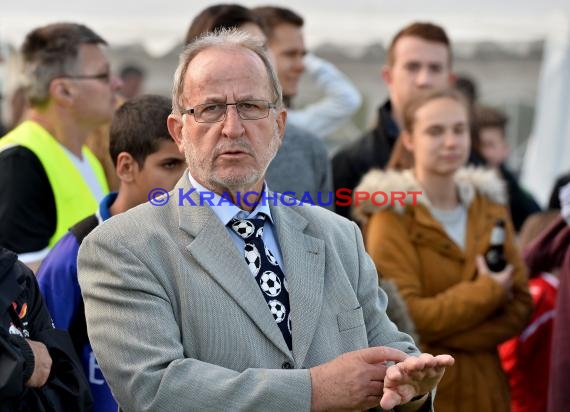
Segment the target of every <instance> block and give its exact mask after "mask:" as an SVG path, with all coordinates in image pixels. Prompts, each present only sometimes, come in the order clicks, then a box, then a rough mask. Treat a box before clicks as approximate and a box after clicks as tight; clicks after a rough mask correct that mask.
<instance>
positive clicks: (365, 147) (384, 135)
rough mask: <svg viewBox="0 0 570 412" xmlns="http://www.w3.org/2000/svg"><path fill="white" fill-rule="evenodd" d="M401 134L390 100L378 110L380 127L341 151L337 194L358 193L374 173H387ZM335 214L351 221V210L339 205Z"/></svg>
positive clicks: (337, 161) (335, 170) (336, 162)
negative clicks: (357, 189)
mask: <svg viewBox="0 0 570 412" xmlns="http://www.w3.org/2000/svg"><path fill="white" fill-rule="evenodd" d="M399 133H400V132H399V130H398V126H397V125H396V122H395V121H394V119H393V118H392V104H391V103H390V100H386V102H384V104H383V105H382V106H380V108H379V109H378V123H377V125H376V127H375V128H374V129H372V130H369V131H368V132H366V133H365V134H364V135H363V136H362V137H361V138H360V139H358V140H356V141H355V142H353V143H351V144H350V145H348V146H346V147H345V148H343V149H341V150H340V151H339V152H338V153H337V154H336V155H335V156H334V157H333V159H332V167H333V185H334V190H335V193H336V191H337V190H338V189H341V188H342V189H344V188H346V189H350V190H354V188H355V187H356V186H357V185H358V183H360V180H361V179H362V177H363V176H364V175H365V174H366V173H367V172H368V171H369V170H370V169H373V168H378V169H383V168H384V167H385V166H386V165H387V164H388V160H390V155H391V154H392V149H393V148H394V144H395V143H396V140H397V139H398V135H399ZM347 194H348V193H347ZM335 211H336V212H337V213H338V214H339V215H341V216H344V217H347V218H350V206H338V205H337V206H336V208H335Z"/></svg>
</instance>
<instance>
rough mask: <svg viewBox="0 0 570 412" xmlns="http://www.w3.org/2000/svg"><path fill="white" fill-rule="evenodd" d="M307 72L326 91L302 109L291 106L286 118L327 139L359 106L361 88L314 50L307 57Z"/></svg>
mask: <svg viewBox="0 0 570 412" xmlns="http://www.w3.org/2000/svg"><path fill="white" fill-rule="evenodd" d="M305 68H306V73H307V74H308V75H309V76H310V78H311V81H312V82H314V83H315V84H316V85H317V87H319V88H320V89H321V90H322V91H323V92H324V95H325V96H324V97H323V98H322V99H321V100H319V101H317V102H315V103H312V104H309V105H308V106H306V107H304V108H303V109H300V110H288V118H287V120H288V121H290V122H291V123H293V124H295V125H296V126H299V127H301V128H303V129H305V130H308V131H310V132H312V133H313V134H314V135H316V136H317V137H319V138H321V139H324V138H325V137H326V136H327V135H329V134H330V133H332V132H334V131H335V130H337V129H338V128H339V127H341V126H342V125H343V124H344V123H346V122H347V121H348V120H349V119H350V118H351V116H352V115H353V114H354V112H356V110H358V108H359V107H360V104H361V103H362V97H361V96H360V92H359V91H358V89H357V88H356V87H355V86H354V85H353V84H352V83H351V82H350V80H349V79H348V77H346V76H345V75H344V74H343V73H342V72H341V71H340V70H339V69H337V68H336V67H335V66H334V65H333V64H331V63H329V62H327V61H326V60H323V59H321V58H319V57H317V56H315V55H313V54H308V55H307V56H306V57H305Z"/></svg>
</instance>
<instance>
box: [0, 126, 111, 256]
mask: <svg viewBox="0 0 570 412" xmlns="http://www.w3.org/2000/svg"><path fill="white" fill-rule="evenodd" d="M12 146H24V147H26V148H28V149H29V150H31V151H32V152H33V153H34V154H35V155H36V156H37V157H38V159H40V162H41V163H42V166H43V167H44V170H45V171H46V174H47V177H48V180H49V182H50V185H51V190H52V191H53V196H54V198H55V210H56V216H57V222H56V228H55V233H54V234H53V236H52V237H51V238H50V241H49V247H50V248H51V247H53V245H54V244H55V243H56V242H57V241H58V240H59V239H60V238H61V237H62V236H63V235H65V234H66V233H67V231H68V229H69V228H70V227H71V226H73V225H74V224H75V223H77V222H79V221H80V220H82V219H84V218H86V217H87V216H89V215H92V214H93V213H95V212H96V211H97V208H98V206H99V205H98V203H97V200H96V199H95V196H94V195H93V193H92V192H91V189H89V186H88V185H87V183H86V182H85V180H84V179H83V176H82V175H81V173H80V172H79V170H77V168H76V167H75V165H74V164H73V162H72V160H71V159H70V158H69V157H68V155H67V154H66V152H65V149H64V148H63V146H62V145H61V144H60V143H59V142H58V141H57V140H55V138H54V137H53V136H52V135H51V134H50V133H49V132H48V131H47V130H46V129H44V128H43V127H41V126H40V125H39V124H37V123H35V122H33V121H26V122H23V123H22V124H20V125H19V126H18V127H16V128H15V129H14V130H12V131H11V132H10V133H8V134H7V135H6V136H4V137H3V138H2V139H0V151H2V150H5V149H7V148H9V147H12ZM82 154H83V156H85V158H86V159H87V161H88V162H89V165H90V166H91V169H92V170H93V171H94V172H95V176H96V177H97V180H98V182H99V184H100V185H101V187H102V189H103V193H104V194H107V193H109V186H108V185H107V179H106V178H105V173H104V171H103V167H102V166H101V163H99V160H97V158H96V157H95V155H94V154H93V153H92V152H91V151H90V150H89V149H88V148H87V147H86V146H83V148H82Z"/></svg>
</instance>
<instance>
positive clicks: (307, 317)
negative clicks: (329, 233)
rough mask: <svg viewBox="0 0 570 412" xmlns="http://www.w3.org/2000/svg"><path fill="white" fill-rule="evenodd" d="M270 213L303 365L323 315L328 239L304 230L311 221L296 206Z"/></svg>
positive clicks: (295, 343)
mask: <svg viewBox="0 0 570 412" xmlns="http://www.w3.org/2000/svg"><path fill="white" fill-rule="evenodd" d="M271 214H272V216H273V219H274V222H275V227H276V232H277V238H278V240H279V246H280V248H281V254H282V256H283V261H284V266H285V267H284V268H283V272H284V273H285V277H286V278H287V283H288V285H289V301H290V304H291V325H292V326H291V333H292V336H293V357H294V358H295V363H296V364H297V365H302V364H303V362H304V360H305V357H306V355H307V352H308V350H309V347H310V346H311V342H312V340H313V336H314V334H315V330H316V328H317V324H318V321H319V318H320V314H321V308H322V301H323V287H324V276H325V242H324V241H323V240H322V239H318V238H315V237H312V236H309V235H307V234H305V233H304V230H305V228H306V227H307V225H308V224H309V222H308V221H307V219H305V218H304V217H303V216H301V215H300V214H299V213H297V212H296V211H295V210H294V207H284V206H283V207H272V208H271Z"/></svg>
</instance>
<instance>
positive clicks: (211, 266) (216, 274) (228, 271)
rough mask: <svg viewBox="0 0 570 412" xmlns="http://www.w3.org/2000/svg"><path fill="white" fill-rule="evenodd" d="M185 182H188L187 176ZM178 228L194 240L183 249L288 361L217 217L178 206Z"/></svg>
mask: <svg viewBox="0 0 570 412" xmlns="http://www.w3.org/2000/svg"><path fill="white" fill-rule="evenodd" d="M184 176H186V175H184ZM184 176H183V179H184ZM185 180H186V182H189V181H188V178H187V176H186V179H185ZM179 183H182V185H183V190H184V191H185V192H186V191H188V190H190V189H191V186H190V184H189V183H185V182H183V181H182V180H181V181H180V182H179ZM178 188H179V187H178V186H177V187H176V189H175V191H176V193H175V197H176V198H178ZM191 197H192V199H193V200H194V202H195V203H196V204H199V197H198V195H197V194H196V193H195V192H194V193H193V194H192V195H191ZM179 227H180V229H181V230H183V231H185V232H186V233H188V234H189V235H190V236H191V237H192V238H193V240H192V241H191V243H190V244H188V245H187V246H186V250H188V252H189V253H190V254H191V255H192V257H193V258H194V259H195V260H196V261H197V262H198V264H199V265H200V266H202V268H203V269H204V271H205V272H206V273H208V274H209V275H210V276H211V277H212V278H213V279H215V280H216V282H217V283H218V284H219V285H220V287H221V288H222V289H224V291H225V292H226V293H227V294H228V295H229V296H231V297H232V298H233V299H234V300H235V302H236V303H237V304H238V305H239V306H240V307H241V308H242V309H243V310H244V312H245V313H247V314H248V316H249V317H250V318H251V320H252V321H253V322H254V323H255V324H256V325H257V327H258V328H259V329H260V330H261V332H262V333H263V334H264V335H265V336H266V337H267V338H268V339H269V340H270V341H271V342H272V343H273V344H274V345H275V346H277V347H278V348H279V349H280V350H281V351H282V352H283V353H284V354H286V355H287V356H289V358H291V352H290V351H289V348H288V347H287V344H286V343H285V340H284V339H283V336H282V335H281V331H280V330H279V327H278V326H277V324H276V323H275V320H274V319H273V316H272V315H271V312H270V311H269V308H268V307H267V303H266V302H265V300H264V299H263V296H262V295H261V292H260V290H259V286H258V285H257V283H256V281H255V279H254V278H253V276H252V274H251V272H250V271H249V269H248V268H247V266H246V264H245V262H244V259H243V256H241V255H240V254H239V252H238V250H237V248H236V247H235V244H234V243H233V241H232V239H231V237H230V235H229V233H228V231H227V229H226V228H225V227H224V226H223V225H222V223H221V222H220V220H219V219H218V217H217V216H216V215H215V214H214V213H213V212H212V210H211V209H210V208H209V207H207V206H190V205H185V206H181V207H179Z"/></svg>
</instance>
